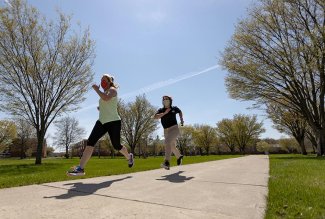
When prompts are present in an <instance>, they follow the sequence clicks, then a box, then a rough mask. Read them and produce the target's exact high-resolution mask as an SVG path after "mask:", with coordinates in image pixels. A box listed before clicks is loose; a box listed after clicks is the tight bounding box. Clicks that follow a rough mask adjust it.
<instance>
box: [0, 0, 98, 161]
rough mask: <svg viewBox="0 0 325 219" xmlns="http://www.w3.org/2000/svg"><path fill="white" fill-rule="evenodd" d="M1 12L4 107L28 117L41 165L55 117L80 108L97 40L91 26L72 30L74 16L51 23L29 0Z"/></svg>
mask: <svg viewBox="0 0 325 219" xmlns="http://www.w3.org/2000/svg"><path fill="white" fill-rule="evenodd" d="M11 6H12V7H5V8H1V12H0V72H1V75H0V88H1V89H0V92H1V95H2V103H4V104H2V106H1V107H2V109H4V110H5V111H7V112H9V113H10V114H12V115H16V116H21V117H23V118H25V119H26V120H28V121H29V122H30V123H31V124H32V125H33V126H34V128H35V129H36V135H37V139H38V144H37V155H36V160H35V164H41V158H42V145H43V142H44V136H45V135H46V132H47V130H48V127H49V126H50V124H51V123H52V122H53V121H54V119H55V118H56V117H57V116H58V115H60V114H62V113H63V112H68V111H72V110H76V109H77V108H78V105H79V104H80V103H81V102H82V101H83V100H84V94H85V93H86V92H87V91H88V89H89V84H90V82H91V81H92V78H93V73H92V71H91V67H92V64H93V59H94V43H93V42H92V41H91V39H90V34H89V30H85V31H84V32H81V33H77V32H72V31H71V25H70V20H71V19H70V17H68V16H66V15H64V14H61V13H60V14H59V16H58V21H57V22H56V23H54V22H48V21H47V20H46V19H45V18H43V17H42V16H41V15H40V13H39V12H38V10H37V9H36V8H33V7H31V6H29V5H27V3H26V1H25V0H12V1H11Z"/></svg>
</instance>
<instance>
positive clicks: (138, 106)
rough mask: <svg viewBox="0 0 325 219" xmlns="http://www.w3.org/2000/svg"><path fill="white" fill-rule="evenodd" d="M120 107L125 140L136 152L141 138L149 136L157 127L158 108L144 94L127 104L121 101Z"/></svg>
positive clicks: (132, 150)
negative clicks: (156, 114)
mask: <svg viewBox="0 0 325 219" xmlns="http://www.w3.org/2000/svg"><path fill="white" fill-rule="evenodd" d="M118 108H119V113H120V116H121V119H122V133H123V136H122V137H123V140H124V141H125V142H126V143H127V144H128V145H129V146H130V148H131V152H132V153H134V152H135V147H136V146H138V145H139V144H140V142H141V139H143V138H147V137H148V136H149V135H150V134H151V133H152V132H154V131H155V130H156V129H157V125H158V122H157V121H156V120H154V119H153V115H154V114H155V112H156V108H155V107H154V106H152V105H151V104H150V103H149V101H148V100H147V99H146V97H145V96H144V95H143V96H137V97H136V100H135V101H134V102H130V103H127V104H125V103H123V102H121V101H120V102H119V107H118Z"/></svg>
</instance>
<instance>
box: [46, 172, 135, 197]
mask: <svg viewBox="0 0 325 219" xmlns="http://www.w3.org/2000/svg"><path fill="white" fill-rule="evenodd" d="M130 178H132V176H127V177H124V178H121V179H115V180H111V181H107V182H102V183H99V184H94V183H90V184H83V183H82V182H77V183H68V184H64V185H65V186H69V185H73V186H72V187H71V188H70V189H68V193H66V194H62V195H58V196H45V197H44V198H56V199H69V198H73V197H76V196H87V195H91V194H94V193H95V192H96V191H97V190H99V189H103V188H107V187H110V186H111V185H112V183H115V182H119V181H122V180H126V179H130Z"/></svg>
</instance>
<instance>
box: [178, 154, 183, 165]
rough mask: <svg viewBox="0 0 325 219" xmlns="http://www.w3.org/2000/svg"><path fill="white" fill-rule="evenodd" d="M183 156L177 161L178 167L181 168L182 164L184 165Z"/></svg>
mask: <svg viewBox="0 0 325 219" xmlns="http://www.w3.org/2000/svg"><path fill="white" fill-rule="evenodd" d="M183 157H184V156H183V155H181V156H180V157H179V158H178V159H177V166H180V165H182V163H183Z"/></svg>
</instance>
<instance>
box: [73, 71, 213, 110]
mask: <svg viewBox="0 0 325 219" xmlns="http://www.w3.org/2000/svg"><path fill="white" fill-rule="evenodd" d="M217 68H219V65H214V66H211V67H209V68H206V69H204V70H202V71H199V72H190V73H186V74H182V75H180V76H178V77H176V78H171V79H168V80H165V81H160V82H156V83H154V84H151V85H148V86H146V87H143V88H140V89H138V90H135V91H132V92H129V93H126V94H122V95H121V96H120V98H122V99H127V98H130V97H133V96H136V95H139V94H145V93H149V92H151V91H154V90H157V89H159V88H163V87H167V86H169V85H171V84H175V83H177V82H180V81H183V80H186V79H189V78H192V77H195V76H198V75H201V74H204V73H207V72H210V71H212V70H214V69H217ZM97 106H98V104H93V105H90V106H87V107H84V108H82V109H80V110H79V111H78V112H82V111H86V110H89V109H92V108H95V107H97Z"/></svg>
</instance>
